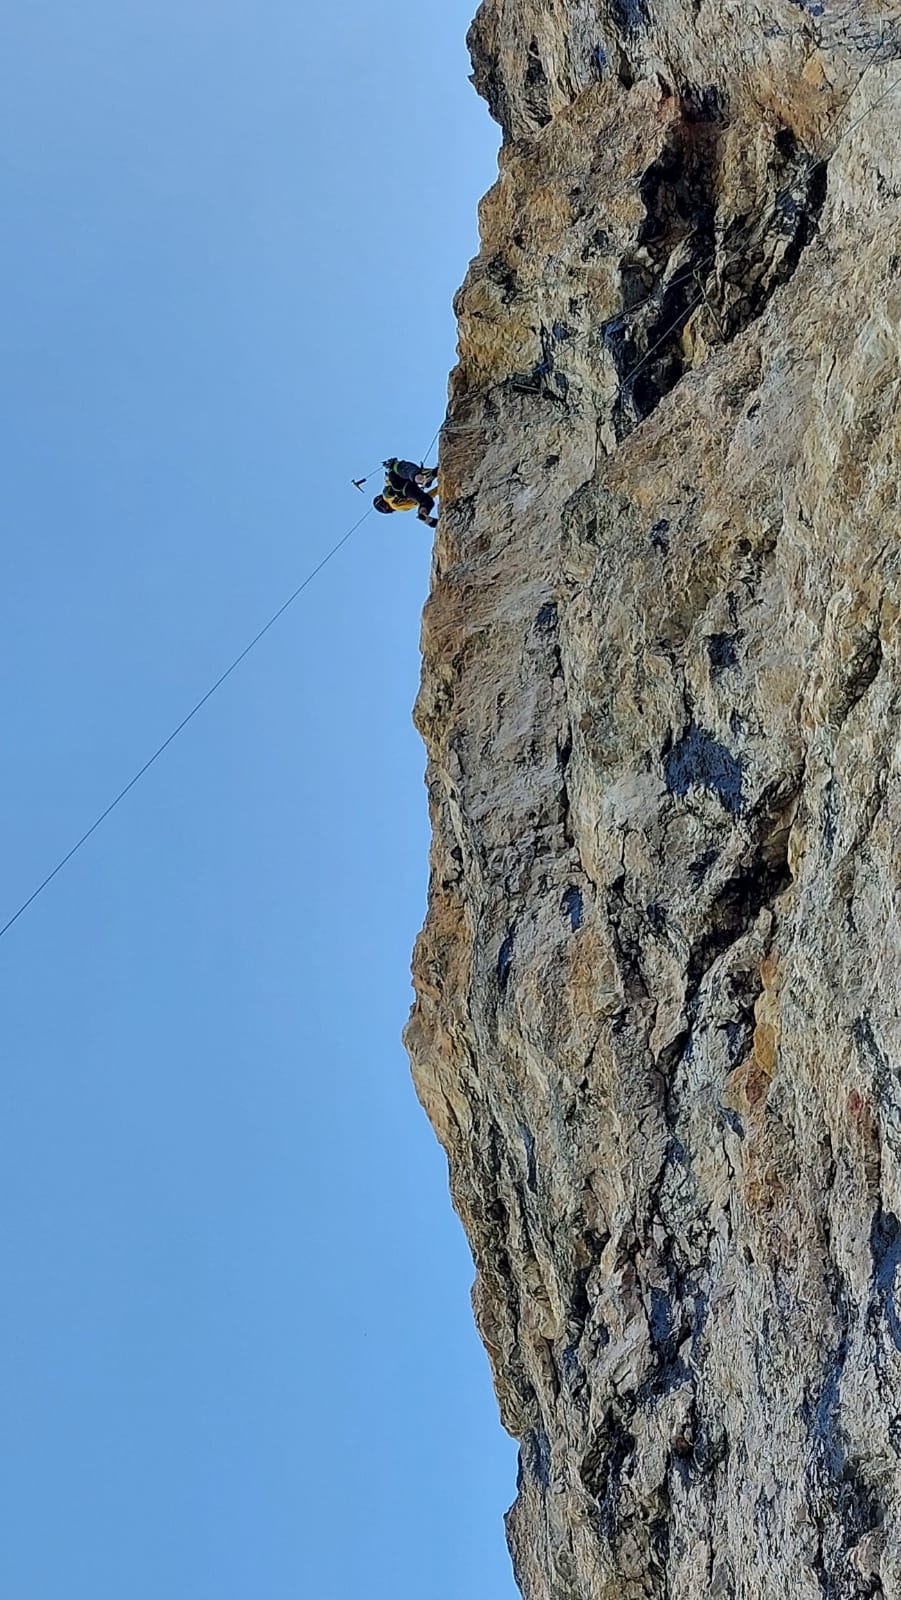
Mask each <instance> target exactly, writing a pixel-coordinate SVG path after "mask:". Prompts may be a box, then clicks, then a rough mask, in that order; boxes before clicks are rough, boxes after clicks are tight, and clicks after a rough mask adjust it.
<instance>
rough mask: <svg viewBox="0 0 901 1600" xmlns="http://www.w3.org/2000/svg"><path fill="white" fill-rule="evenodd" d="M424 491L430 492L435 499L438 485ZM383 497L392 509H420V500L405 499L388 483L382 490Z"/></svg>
mask: <svg viewBox="0 0 901 1600" xmlns="http://www.w3.org/2000/svg"><path fill="white" fill-rule="evenodd" d="M424 492H425V493H426V494H430V495H431V496H432V498H433V499H434V497H435V494H436V493H437V486H436V487H435V488H431V489H426V490H425V491H424ZM382 499H383V500H384V501H385V503H386V505H389V506H390V507H391V510H392V511H416V510H417V509H418V504H419V503H418V501H416V500H404V499H403V498H402V496H401V495H399V494H397V493H396V492H395V490H394V489H389V487H388V485H387V484H386V485H385V487H384V489H383V490H382Z"/></svg>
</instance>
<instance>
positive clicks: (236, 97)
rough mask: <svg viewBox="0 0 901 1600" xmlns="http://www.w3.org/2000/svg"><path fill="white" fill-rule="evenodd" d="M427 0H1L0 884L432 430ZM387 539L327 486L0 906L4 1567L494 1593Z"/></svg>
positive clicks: (503, 1582) (460, 191)
mask: <svg viewBox="0 0 901 1600" xmlns="http://www.w3.org/2000/svg"><path fill="white" fill-rule="evenodd" d="M470 4H471V0H444V3H443V4H442V5H441V6H440V7H435V8H428V9H426V8H424V7H422V6H421V5H420V4H418V3H414V0H388V3H386V4H384V5H382V6H380V7H378V8H372V7H370V6H368V5H364V4H362V3H361V0H348V3H345V4H343V5H341V6H338V5H333V6H323V7H314V6H306V5H298V3H297V0H178V3H177V4H176V3H174V0H78V3H77V4H74V3H73V0H27V3H26V0H21V3H19V4H15V5H12V6H10V7H8V8H7V13H6V15H5V17H4V44H3V58H2V64H0V150H2V156H0V161H2V169H3V171H2V189H3V197H4V199H3V209H4V248H3V251H2V254H0V295H2V304H3V313H4V314H3V318H2V324H3V333H2V362H0V390H2V427H3V439H4V445H3V451H4V463H3V471H2V474H0V484H2V495H3V514H4V516H3V520H4V529H5V536H4V539H3V546H2V561H3V571H2V580H0V613H2V615H0V683H2V689H3V707H2V728H3V737H2V751H3V763H4V770H3V781H2V784H0V836H2V839H3V841H4V846H5V848H4V851H3V862H4V865H3V871H2V880H0V891H2V902H3V903H2V906H0V912H2V916H0V920H3V918H4V917H5V916H6V915H7V914H8V912H9V911H10V910H11V909H13V908H14V907H15V905H16V904H18V902H19V901H20V900H21V899H22V898H23V897H24V895H25V894H27V893H28V892H29V890H30V889H31V888H32V887H33V886H34V883H35V881H36V880H37V879H39V878H40V877H41V876H42V874H43V873H44V872H45V870H46V869H47V868H48V866H49V865H51V864H52V862H53V861H54V860H55V859H56V858H57V856H58V855H59V854H61V853H62V851H63V850H65V849H66V848H67V847H68V845H69V844H70V843H71V842H72V840H73V837H74V836H76V835H77V834H78V833H79V832H80V831H81V829H82V828H83V827H85V826H86V825H87V824H88V823H89V822H90V821H91V820H92V818H93V817H94V815H95V814H96V812H97V811H98V810H99V809H100V808H101V807H102V806H103V805H104V804H105V803H106V802H107V801H108V800H109V798H110V797H111V795H112V794H114V793H115V791H116V790H117V789H118V787H119V786H120V785H121V784H122V783H123V782H124V781H125V780H126V779H127V778H128V777H129V776H130V775H131V773H132V771H133V770H134V769H135V767H136V766H138V765H139V764H140V763H141V761H142V760H143V759H144V758H145V757H146V755H147V754H148V753H149V751H150V750H151V749H152V748H153V747H154V745H155V744H156V743H157V742H158V740H159V739H161V738H162V737H164V736H165V734H166V733H167V732H168V731H169V729H170V727H171V726H172V725H173V723H174V722H176V721H177V720H178V719H179V717H180V716H181V715H182V714H183V712H184V711H185V710H186V709H187V708H188V707H189V706H190V705H191V703H192V702H193V701H194V699H195V698H196V697H197V696H198V694H200V693H202V692H203V690H204V689H205V688H206V687H207V685H208V683H209V682H210V681H211V679H212V678H214V677H215V676H216V674H217V673H218V671H219V670H220V669H221V668H222V667H223V666H224V665H225V664H226V663H227V662H228V661H229V660H230V659H231V657H232V656H233V655H234V654H235V652H236V651H237V650H238V649H240V648H241V646H242V645H243V644H244V643H245V642H246V640H247V638H248V637H249V635H250V634H251V633H252V632H253V631H254V629H255V628H256V627H257V626H258V625H259V624H260V623H261V622H262V621H263V620H265V618H266V617H267V616H268V615H269V613H270V612H271V611H272V610H273V609H274V608H275V606H276V605H278V604H279V603H280V601H281V600H282V599H283V598H284V597H285V596H286V594H287V593H288V592H289V591H290V590H291V589H292V588H293V587H294V586H295V584H296V583H297V582H299V581H300V579H301V578H302V577H303V575H304V573H305V572H306V571H307V570H308V569H309V568H310V567H311V566H312V565H313V564H314V563H315V562H316V561H317V560H318V559H319V557H320V556H321V555H322V554H323V553H324V551H325V550H327V549H328V548H329V546H330V545H331V544H333V543H334V541H335V539H336V538H337V537H339V536H340V534H341V533H342V532H343V531H344V529H345V528H346V527H347V526H348V525H349V523H350V522H351V521H352V520H353V519H354V517H355V516H357V515H358V514H359V512H360V509H361V506H362V502H361V500H360V497H359V496H358V495H357V494H356V493H355V491H354V490H353V489H352V488H351V487H350V486H349V483H348V480H349V479H350V477H351V476H353V475H357V474H360V473H363V472H366V471H367V470H369V468H371V467H372V466H373V465H374V464H375V463H377V462H378V461H379V460H380V459H381V458H382V456H383V455H386V454H388V453H394V452H395V451H396V452H398V453H403V454H414V455H416V454H418V453H419V452H421V451H422V450H423V449H424V448H425V445H426V443H427V441H428V439H429V437H430V436H431V435H432V433H433V432H434V430H435V428H436V427H437V425H438V423H439V421H440V419H441V416H442V413H443V408H444V399H445V382H446V375H447V371H448V368H449V367H450V365H451V364H452V362H453V359H454V327H453V318H452V312H451V297H452V293H453V290H454V288H455V286H456V284H457V283H458V282H459V280H460V278H461V277H462V275H463V272H464V270H465V267H466V262H467V258H468V257H469V256H470V255H471V254H472V253H473V252H474V250H475V248H476V222H475V215H476V202H477V199H478V196H479V195H480V193H481V192H482V191H483V190H484V189H485V188H486V187H487V186H488V184H489V183H490V182H491V179H492V175H493V172H494V170H495V151H496V147H497V138H496V133H495V130H494V128H493V126H492V125H491V123H490V121H489V119H488V116H487V113H486V111H485V109H484V107H483V106H482V104H481V102H479V101H478V100H477V99H476V97H475V95H474V92H473V91H472V89H471V87H470V86H469V84H468V82H467V71H468V62H467V59H466V55H465V50H464V42H463V41H464V35H465V29H466V25H467V22H468V20H469V9H470ZM372 487H373V488H374V487H375V485H373V486H372ZM428 566H429V549H428V534H427V532H426V530H424V529H423V528H422V526H421V525H420V524H419V523H417V522H416V521H415V519H414V518H412V517H409V516H407V517H395V518H393V519H391V521H390V522H389V521H388V519H387V518H377V517H372V518H371V519H370V521H369V522H368V523H367V524H366V525H365V527H364V528H363V529H362V530H361V531H360V533H359V534H358V535H357V536H356V537H355V539H354V540H353V541H352V542H351V544H350V545H349V546H348V547H347V548H346V549H345V550H344V551H342V552H341V554H340V555H339V556H338V557H337V558H336V559H335V561H334V562H333V563H332V564H331V565H330V566H329V567H328V568H327V569H326V570H325V572H323V573H322V574H321V576H320V577H319V578H318V579H317V580H316V583H315V585H314V587H313V588H312V589H311V590H310V591H309V592H308V593H307V594H306V595H304V596H303V597H302V599H301V600H300V601H299V602H298V604H297V606H296V607H295V608H294V610H293V611H292V612H290V613H289V614H288V616H287V617H285V618H284V619H283V621H282V622H281V623H280V624H279V625H278V627H277V628H276V629H275V630H274V631H273V632H272V633H271V634H270V635H269V636H268V638H267V639H266V640H265V641H264V643H263V644H262V645H261V646H260V648H259V649H258V650H257V651H256V652H255V653H254V654H253V656H252V657H251V658H250V659H249V660H248V661H247V662H245V664H244V665H243V667H242V668H241V669H240V671H239V673H237V674H236V675H235V677H234V678H232V679H231V680H230V681H229V683H228V684H227V685H226V686H225V687H224V688H223V689H222V691H221V692H220V693H219V694H218V695H217V696H216V698H215V699H214V700H213V701H212V702H211V703H210V705H208V706H207V707H206V708H205V710H204V711H203V713H202V714H201V715H200V716H199V717H198V718H197V720H196V721H195V722H194V723H193V724H192V726H191V728H190V729H189V730H188V732H187V733H186V735H185V736H184V737H183V738H182V739H181V740H180V741H179V742H178V743H177V744H176V745H174V746H173V747H172V749H171V750H169V751H168V753H167V754H166V756H165V757H164V758H163V760H161V761H160V763H159V764H158V765H157V766H156V767H155V768H154V769H153V771H152V772H151V773H150V774H148V776H147V778H146V779H145V780H144V782H143V783H142V784H141V786H140V787H139V788H138V789H137V790H135V792H134V793H133V794H132V795H130V796H129V798H128V799H127V801H126V802H125V803H124V804H123V805H122V806H121V807H120V808H119V810H118V811H117V812H116V813H115V815H114V816H113V817H111V818H110V820H109V822H108V823H107V824H106V825H105V827H104V828H103V830H102V831H101V832H100V833H99V834H98V835H97V836H96V837H95V838H94V839H93V840H92V841H91V842H90V844H89V845H88V846H87V847H86V848H85V850H84V851H83V852H82V853H81V854H80V855H79V856H78V858H77V859H76V860H74V861H73V862H72V863H71V865H70V866H69V867H68V868H67V870H66V871H65V873H64V874H62V875H61V877H60V878H59V879H58V880H57V881H56V882H55V883H54V884H53V885H52V887H51V888H50V889H49V890H48V891H47V893H46V894H45V895H44V896H43V897H42V898H41V899H40V900H39V901H38V902H37V903H36V904H35V905H34V906H33V907H32V908H31V910H30V911H29V912H28V914H27V915H26V916H24V917H23V918H22V919H21V921H20V922H19V923H18V924H17V925H16V927H15V928H14V929H13V930H12V931H11V932H10V933H9V934H8V935H7V937H6V938H5V939H4V940H3V941H2V943H0V984H2V1004H0V1017H2V1021H0V1030H2V1052H3V1077H2V1084H3V1088H2V1116H0V1129H2V1133H0V1139H2V1159H0V1207H2V1216H3V1229H2V1233H0V1272H2V1284H3V1315H2V1319H0V1402H2V1436H3V1447H2V1475H0V1507H2V1510H0V1590H2V1593H3V1595H4V1596H6V1595H8V1596H9V1597H10V1600H163V1597H165V1600H305V1597H307V1596H309V1597H310V1600H361V1597H363V1596H365V1597H366V1600H382V1597H384V1600H389V1597H390V1600H511V1597H512V1596H513V1594H514V1588H513V1584H512V1579H511V1576H510V1573H509V1566H508V1559H507V1554H506V1550H505V1547H504V1542H503V1530H502V1522H501V1517H502V1512H503V1509H504V1508H505V1506H506V1505H507V1504H508V1503H509V1501H510V1500H511V1499H512V1496H513V1493H514V1473H515V1450H514V1447H513V1445H512V1444H511V1442H510V1441H509V1440H507V1439H506V1438H505V1437H504V1435H503V1434H502V1433H501V1430H500V1427H499V1424H498V1422H497V1417H496V1410H495V1405H494V1399H493V1396H492V1393H491V1387H490V1381H489V1375H488V1369H487V1363H486V1360H485V1357H484V1354H483V1352H482V1350H481V1347H480V1345H479V1344H478V1341H477V1339H476V1335H475V1332H474V1330H473V1327H472V1320H471V1313H470V1309H469V1303H468V1291H469V1283H470V1279H471V1264H470V1260H469V1254H468V1250H467V1248H466V1244H465V1241H464V1239H463V1236H462V1233H461V1231H460V1228H459V1225H458V1223H457V1221H456V1219H455V1218H454V1217H453V1214H452V1212H451V1210H450V1205H449V1201H448V1198H447V1191H446V1177H445V1171H444V1163H443V1158H442V1157H441V1155H440V1152H439V1150H438V1147H437V1145H436V1144H435V1142H434V1139H433V1136H432V1134H431V1131H430V1129H429V1128H428V1126H427V1124H426V1122H425V1119H424V1117H423V1115H422V1113H421V1112H420V1110H419V1107H418V1105H417V1104H416V1101H415V1098H414V1095H413V1091H412V1088H411V1086H410V1083H409V1079H408V1070H407V1064H406V1059H405V1057H404V1055H403V1053H402V1049H401V1045H400V1030H401V1027H402V1025H403V1022H404V1020H405V1016H406V1012H407V1008H408V1004H409V999H410V992H409V981H408V966H409V955H410V948H411V945H412V941H413V938H414V935H415V932H416V930H417V927H418V925H419V923H420V921H421V917H422V913H423V909H424V898H425V886H426V864H427V861H426V858H427V844H428V838H427V825H426V813H425V800H424V793H423V789H422V768H423V754H422V750H421V747H420V745H419V741H418V738H417V736H416V734H415V733H414V731H413V729H412V726H411V723H410V707H411V704H412V701H413V697H414V694H415V690H416V685H417V678H418V671H419V660H418V633H419V613H420V609H421V605H422V601H423V599H424V596H425V593H426V589H427V584H428Z"/></svg>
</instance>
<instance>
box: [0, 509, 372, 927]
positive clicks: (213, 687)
mask: <svg viewBox="0 0 901 1600" xmlns="http://www.w3.org/2000/svg"><path fill="white" fill-rule="evenodd" d="M371 515H372V508H371V507H370V508H369V510H367V511H364V513H363V515H362V517H359V518H358V519H357V521H356V522H355V523H354V525H353V527H352V528H348V530H347V532H346V533H345V534H344V535H343V536H342V537H341V538H340V539H339V540H338V543H337V544H334V545H332V548H331V550H329V552H328V554H327V555H324V556H323V558H322V560H321V561H320V562H319V563H318V565H317V566H315V567H314V568H313V570H312V572H308V573H307V576H306V577H305V578H304V580H303V582H302V583H299V584H298V585H297V588H296V589H295V590H294V592H293V594H290V595H289V596H288V598H287V600H285V601H284V602H283V603H282V605H280V606H279V608H278V610H277V611H273V613H272V616H271V617H270V618H269V621H268V622H265V623H264V624H263V626H262V628H260V629H259V631H258V632H257V633H255V634H254V636H253V638H252V639H251V641H250V643H249V644H246V645H245V646H244V649H243V650H242V651H241V652H240V654H239V655H236V656H235V659H234V661H232V662H231V663H230V664H229V666H227V667H226V669H225V671H224V672H220V674H219V676H218V678H217V679H216V681H215V683H213V684H211V685H210V687H209V689H207V691H206V693H205V694H203V695H201V697H200V699H199V700H198V701H197V702H196V704H195V705H193V706H192V707H191V709H190V711H189V712H188V713H187V715H186V716H184V717H182V719H181V722H179V724H178V726H177V727H175V728H173V729H172V732H171V733H170V734H169V735H168V737H167V738H165V739H164V740H163V742H162V744H161V745H158V746H157V748H156V749H155V750H154V752H153V755H152V756H148V758H147V760H146V761H145V762H144V765H143V766H142V767H139V769H138V771H137V772H136V773H135V774H134V776H133V777H132V778H130V779H129V781H128V783H126V785H125V787H124V788H122V789H120V790H119V793H118V794H117V795H116V797H115V799H114V800H111V801H110V803H109V805H108V806H107V807H106V808H105V810H103V811H101V813H100V815H99V816H98V817H97V818H95V820H94V821H93V822H92V823H91V826H90V827H89V828H88V829H86V831H85V832H84V833H83V834H82V836H81V838H80V839H78V840H76V842H75V844H73V846H72V848H71V850H67V851H66V854H65V855H64V856H62V857H61V859H60V860H59V861H58V862H57V863H56V866H55V867H54V868H53V870H52V872H48V873H47V876H46V878H44V879H43V880H42V882H41V883H39V884H38V886H37V888H36V889H34V890H32V893H31V894H30V895H29V896H28V899H27V900H23V901H22V904H21V905H20V906H19V909H18V910H17V911H15V912H14V913H13V915H12V916H11V917H10V918H9V920H8V921H7V922H5V923H4V924H3V926H2V928H0V939H2V938H3V935H4V934H5V933H8V932H9V930H10V928H11V927H12V925H13V923H14V922H18V920H19V918H20V917H21V915H22V913H23V911H27V910H28V907H29V906H30V905H32V904H33V903H34V901H35V900H36V899H37V898H38V895H39V894H43V892H44V890H45V889H46V888H47V886H48V884H51V883H52V882H53V879H54V878H55V877H56V875H57V873H59V872H62V870H63V867H64V866H66V864H67V862H69V861H71V860H72V857H73V856H74V855H75V854H77V852H78V851H79V850H80V849H81V847H82V845H84V844H87V842H88V840H89V839H90V837H91V835H92V834H93V833H96V832H97V829H98V828H99V827H100V825H101V823H103V822H105V821H106V819H107V817H108V816H109V815H110V812H111V811H115V809H116V807H117V805H119V803H120V801H122V800H124V799H125V796H126V795H127V794H128V793H129V792H130V790H132V789H133V788H134V787H135V784H136V783H139V782H140V780H141V779H142V778H143V776H144V774H145V772H148V771H149V770H150V768H151V767H152V766H153V764H154V762H155V761H158V760H159V758H160V756H161V755H162V754H163V751H164V750H168V748H169V746H170V744H172V742H173V740H174V739H177V738H178V735H179V734H180V733H181V732H182V730H183V729H184V728H186V727H187V726H188V723H189V722H191V721H193V719H194V717H196V715H197V713H198V711H200V710H201V709H202V707H203V706H205V705H206V703H207V701H208V700H211V699H212V697H213V695H214V694H215V693H216V690H217V689H220V688H221V687H222V685H223V683H224V682H225V680H226V678H230V677H231V675H232V673H233V672H234V671H235V668H236V667H239V666H240V665H241V662H242V661H243V660H244V659H245V657H246V656H249V655H250V652H251V650H253V649H254V647H255V646H256V645H258V644H259V642H260V640H261V639H262V638H263V636H264V634H267V633H268V632H269V629H270V628H272V627H274V625H275V623H276V622H278V620H279V617H282V616H284V614H285V612H286V611H287V610H288V607H289V606H292V605H293V604H294V601H295V600H296V599H297V598H298V595H301V594H303V591H304V589H306V588H308V587H309V585H310V584H311V583H312V582H313V579H314V578H315V577H316V576H317V575H318V574H319V573H320V572H321V571H322V569H323V567H324V566H327V565H328V563H329V562H330V561H331V559H332V557H333V556H336V555H337V554H338V551H339V550H340V549H341V547H342V546H343V545H345V544H347V541H348V539H350V538H351V536H352V535H353V534H355V533H356V531H357V529H358V528H359V527H361V526H362V524H363V523H364V522H365V521H366V518H367V517H369V516H371Z"/></svg>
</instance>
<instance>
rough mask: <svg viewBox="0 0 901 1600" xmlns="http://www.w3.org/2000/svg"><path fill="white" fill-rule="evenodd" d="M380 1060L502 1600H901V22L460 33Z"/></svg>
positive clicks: (539, 2)
mask: <svg viewBox="0 0 901 1600" xmlns="http://www.w3.org/2000/svg"><path fill="white" fill-rule="evenodd" d="M471 45H472V51H473V60H474V66H475V81H476V83H477V85H478V87H479V88H480V89H481V91H482V92H483V93H484V94H485V95H486V97H487V98H488V100H489V103H490V105H491V108H492V110H493V112H494V114H495V115H496V116H497V117H498V119H499V120H500V121H501V122H502V125H503V130H504V144H503V148H502V151H501V157H500V176H499V180H498V182H497V184H496V186H495V187H494V189H493V190H492V191H491V193H490V194H489V195H488V196H487V198H486V199H485V201H484V202H483V205H482V210H481V228H482V248H481V252H480V254H479V256H478V258H477V259H476V261H474V262H473V264H472V266H471V268H470V271H469V274H468V276H467V279H466V282H465V284H464V286H463V288H462V290H461V291H460V294H459V297H458V313H459V325H460V362H459V366H458V367H457V369H456V371H455V372H454V374H453V377H452V380H451V400H450V408H449V414H448V421H447V424H446V427H445V430H444V435H443V439H442V452H441V469H442V493H443V499H442V507H443V509H442V517H441V525H440V528H439V531H438V535H437V544H436V555H435V567H434V582H433V588H432V593H431V596H430V599H429V601H428V604H427V606H426V611H425V617H424V623H423V652H424V669H423V682H422V690H421V694H420V697H419V701H418V706H417V721H418V725H419V727H420V728H421V730H422V733H423V736H424V738H425V740H426V743H427V747H428V757H429V767H428V784H429V794H430V804H431V812H432V818H433V825H434V843H433V851H432V877H431V889H430V898H429V911H428V918H427V921H426V926H425V929H424V931H423V933H422V935H421V937H420V940H419V943H418V947H417V951H416V957H415V967H414V975H415V985H416V996H417V997H416V1004H415V1007H414V1011H413V1016H412V1018H411V1021H410V1025H409V1028H408V1034H407V1038H408V1044H409V1048H410V1053H411V1057H412V1061H413V1068H414V1075H415V1080H416V1085H417V1088H418V1091H419V1094H420V1097H421V1099H422V1102H423V1104H424V1106H425V1108H426V1110H427V1112H428V1114H429V1116H430V1118H431V1120H432V1122H433V1124H434V1126H435V1129H436V1132H437V1134H438V1136H439V1138H440V1139H441V1141H442V1143H443V1145H444V1147H445V1149H446V1151H447V1155H448V1158H449V1163H450V1173H451V1185H452V1192H453V1198H454V1203H455V1205H456V1207H457V1209H458V1211H459V1213H460V1216H461V1218H462V1220H463V1223H464V1226H465V1228H466V1230H467V1233H468V1235H469V1238H470V1241H471V1244H472V1249H473V1253H474V1257H475V1262H476V1268H477V1277H476V1284H475V1289H474V1303H475V1311H476V1316H477V1319H478V1324H479V1328H480V1330H481V1334H482V1337H483V1339H484V1341H485V1344H486V1347H487V1349H488V1353H489V1356H490V1359H491V1363H492V1367H493V1371H494V1377H495V1384H496V1389H497V1394H498V1399H499V1402H500V1407H501V1413H502V1417H503V1421H504V1423H505V1425H506V1427H507V1428H509V1429H510V1431H511V1432H512V1433H514V1434H515V1435H516V1436H517V1437H518V1438H519V1439H520V1441H521V1445H522V1449H521V1472H520V1482H519V1492H518V1497H517V1501H516V1504H515V1506H514V1508H513V1510H512V1511H511V1513H510V1516H509V1519H508V1531H509V1539H510V1545H511V1551H512V1553H513V1558H514V1563H515V1566H516V1572H517V1577H518V1580H519V1583H520V1586H521V1588H522V1591H523V1594H524V1595H525V1597H526V1600H633V1597H634V1600H637V1597H639V1596H648V1597H663V1596H667V1597H670V1600H688V1597H692V1600H694V1597H697V1596H708V1595H709V1596H717V1597H723V1600H726V1597H734V1600H752V1597H753V1600H781V1597H791V1600H844V1597H846V1596H847V1597H852V1596H865V1595H884V1596H887V1597H890V1600H901V1470H899V1469H901V1277H899V1269H901V1220H899V1219H901V1005H899V1000H901V741H899V735H901V660H899V627H898V619H899V609H901V512H899V504H898V501H899V478H901V469H899V465H898V460H899V449H901V422H899V407H898V401H899V388H901V204H899V196H901V19H899V13H898V9H897V5H896V6H895V8H894V9H892V8H891V7H889V6H888V5H887V3H883V4H882V5H881V6H877V5H875V4H873V5H870V4H868V3H866V0H860V3H856V4H848V3H842V4H838V3H835V0H819V3H816V4H814V3H812V0H810V3H800V0H799V3H789V0H774V3H772V4H769V5H762V4H756V3H754V0H728V3H712V0H486V3H485V4H484V5H483V6H482V9H481V11H480V12H479V15H478V17H477V19H476V22H475V23H474V25H473V30H472V34H471Z"/></svg>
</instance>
